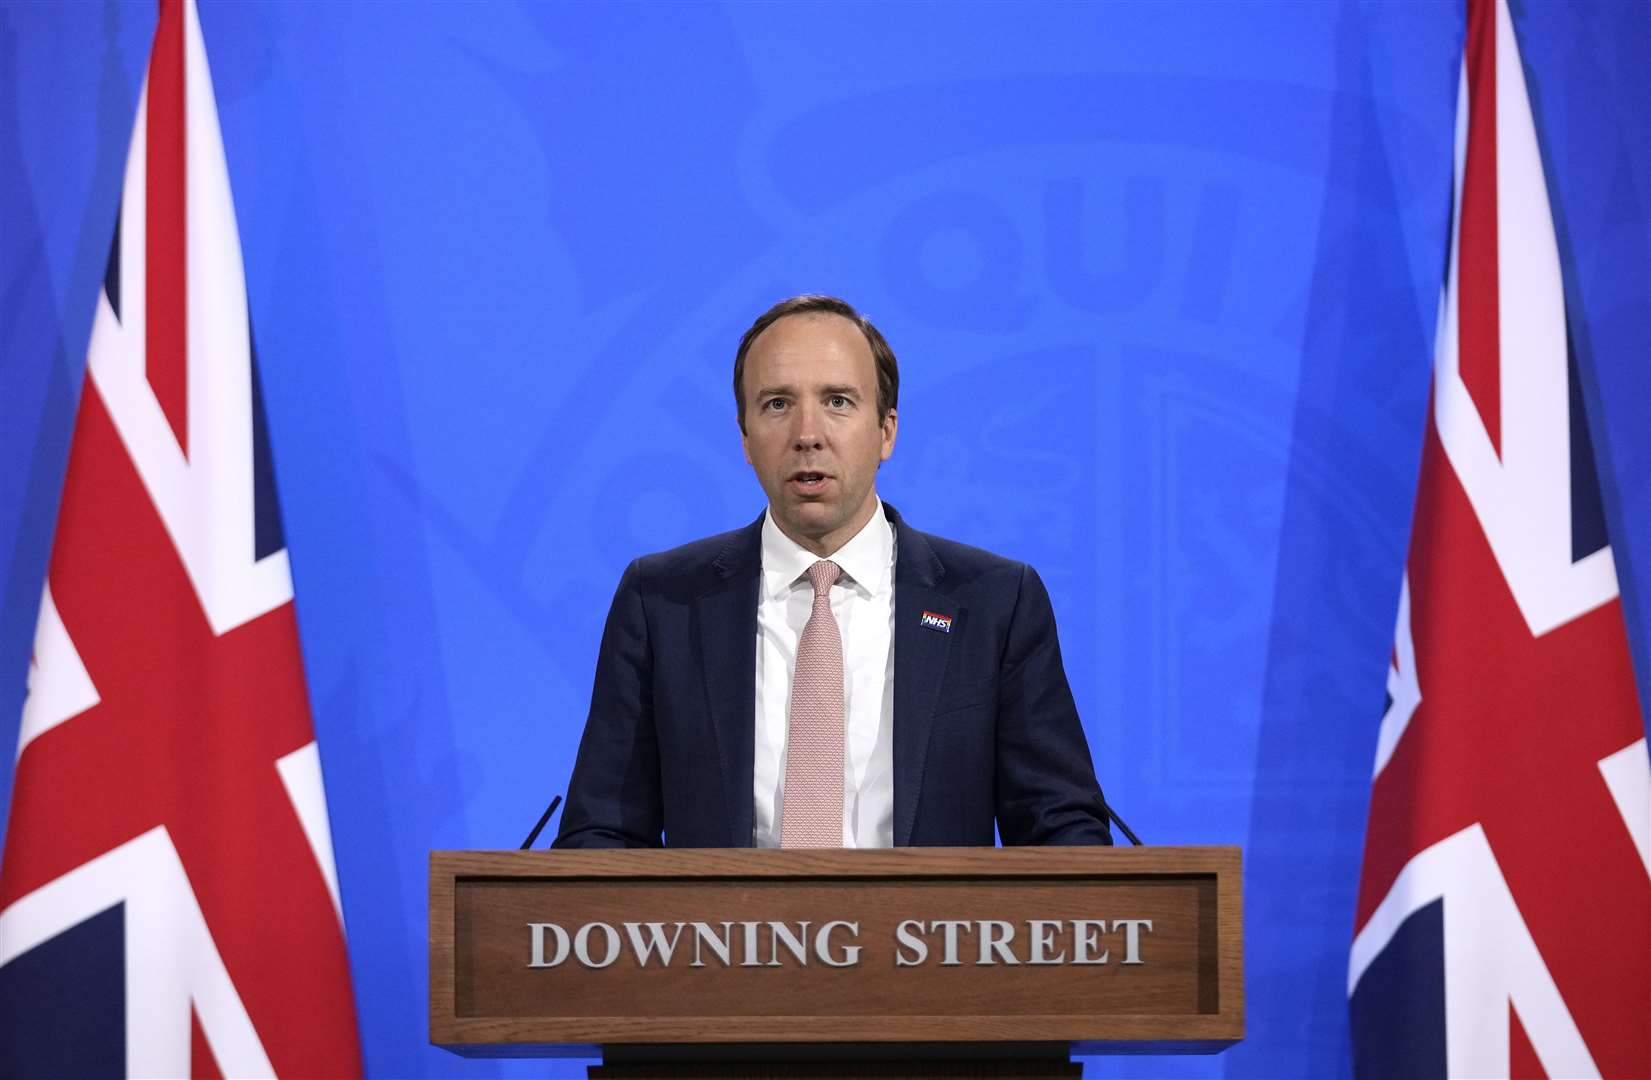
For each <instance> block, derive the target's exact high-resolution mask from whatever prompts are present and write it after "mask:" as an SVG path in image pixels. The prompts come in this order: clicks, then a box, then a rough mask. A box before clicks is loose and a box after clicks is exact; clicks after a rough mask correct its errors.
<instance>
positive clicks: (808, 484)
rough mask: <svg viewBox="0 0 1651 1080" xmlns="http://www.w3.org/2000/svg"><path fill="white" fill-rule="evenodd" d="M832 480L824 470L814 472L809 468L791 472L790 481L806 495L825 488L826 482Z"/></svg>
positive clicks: (793, 486)
mask: <svg viewBox="0 0 1651 1080" xmlns="http://www.w3.org/2000/svg"><path fill="white" fill-rule="evenodd" d="M830 482H831V476H830V475H829V474H827V473H823V472H813V471H810V470H807V469H803V470H799V471H798V472H794V473H792V474H791V479H790V481H789V483H790V484H791V486H792V488H794V489H795V490H797V491H799V492H801V493H802V494H804V495H813V494H816V493H818V492H820V491H823V490H825V486H826V484H828V483H830Z"/></svg>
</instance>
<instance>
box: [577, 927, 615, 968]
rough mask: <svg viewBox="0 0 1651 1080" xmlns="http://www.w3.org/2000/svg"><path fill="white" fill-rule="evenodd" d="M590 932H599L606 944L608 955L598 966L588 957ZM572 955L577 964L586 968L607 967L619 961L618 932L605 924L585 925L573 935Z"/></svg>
mask: <svg viewBox="0 0 1651 1080" xmlns="http://www.w3.org/2000/svg"><path fill="white" fill-rule="evenodd" d="M592 930H600V931H601V932H602V938H603V940H604V941H606V942H607V943H608V955H607V956H606V957H605V958H604V959H603V960H602V962H601V963H600V964H598V963H597V962H596V961H595V960H592V959H591V955H590V932H591V931H592ZM573 955H575V956H577V957H578V958H579V962H580V963H581V964H583V965H585V966H586V967H588V968H605V967H607V966H608V965H609V964H611V963H613V962H614V961H615V960H617V959H619V931H617V930H615V929H614V928H613V927H611V926H609V925H608V924H607V923H605V922H592V923H586V924H585V925H584V926H581V927H580V928H579V932H578V933H577V934H574V935H573Z"/></svg>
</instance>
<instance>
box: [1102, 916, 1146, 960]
mask: <svg viewBox="0 0 1651 1080" xmlns="http://www.w3.org/2000/svg"><path fill="white" fill-rule="evenodd" d="M1120 926H1121V927H1123V928H1124V963H1126V964H1142V963H1145V962H1146V961H1144V960H1142V959H1141V927H1143V926H1144V927H1146V928H1147V933H1149V934H1150V933H1152V920H1151V919H1114V920H1113V921H1112V932H1113V933H1117V932H1118V927H1120Z"/></svg>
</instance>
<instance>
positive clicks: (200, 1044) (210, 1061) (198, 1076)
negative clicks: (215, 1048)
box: [189, 1007, 224, 1080]
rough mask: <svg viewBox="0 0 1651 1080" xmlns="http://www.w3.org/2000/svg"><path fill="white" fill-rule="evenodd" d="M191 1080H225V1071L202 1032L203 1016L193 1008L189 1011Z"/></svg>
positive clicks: (204, 1033)
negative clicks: (219, 1064)
mask: <svg viewBox="0 0 1651 1080" xmlns="http://www.w3.org/2000/svg"><path fill="white" fill-rule="evenodd" d="M189 1080H224V1071H223V1070H222V1069H220V1068H219V1067H218V1059H217V1058H215V1057H213V1056H212V1047H211V1046H210V1045H208V1044H207V1041H206V1032H204V1031H202V1030H201V1015H200V1013H199V1012H197V1011H196V1010H195V1009H194V1008H193V1007H192V1008H190V1010H189Z"/></svg>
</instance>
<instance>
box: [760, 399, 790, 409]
mask: <svg viewBox="0 0 1651 1080" xmlns="http://www.w3.org/2000/svg"><path fill="white" fill-rule="evenodd" d="M762 407H763V408H764V409H765V410H766V411H768V412H783V411H784V410H785V399H784V398H777V397H771V398H769V399H768V400H767V401H765V402H763V403H762Z"/></svg>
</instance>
